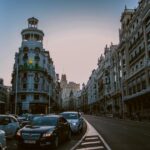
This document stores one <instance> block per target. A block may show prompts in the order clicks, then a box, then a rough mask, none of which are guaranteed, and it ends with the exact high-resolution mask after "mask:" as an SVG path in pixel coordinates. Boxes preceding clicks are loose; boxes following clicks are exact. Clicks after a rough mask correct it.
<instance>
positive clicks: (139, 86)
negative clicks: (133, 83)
mask: <svg viewBox="0 0 150 150" xmlns="http://www.w3.org/2000/svg"><path fill="white" fill-rule="evenodd" d="M140 91H141V84H140V83H138V84H137V92H140Z"/></svg>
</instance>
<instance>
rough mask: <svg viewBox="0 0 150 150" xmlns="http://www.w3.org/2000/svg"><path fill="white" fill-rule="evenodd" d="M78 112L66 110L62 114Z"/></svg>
mask: <svg viewBox="0 0 150 150" xmlns="http://www.w3.org/2000/svg"><path fill="white" fill-rule="evenodd" d="M73 113H74V114H77V113H78V112H77V111H65V112H62V113H60V114H73Z"/></svg>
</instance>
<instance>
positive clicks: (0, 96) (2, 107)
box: [0, 79, 9, 114]
mask: <svg viewBox="0 0 150 150" xmlns="http://www.w3.org/2000/svg"><path fill="white" fill-rule="evenodd" d="M8 94H9V93H8V91H7V88H6V86H5V85H4V82H3V79H0V114H4V113H5V112H6V110H7V106H8Z"/></svg>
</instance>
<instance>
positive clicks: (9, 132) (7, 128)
mask: <svg viewBox="0 0 150 150" xmlns="http://www.w3.org/2000/svg"><path fill="white" fill-rule="evenodd" d="M4 131H5V133H6V136H7V137H8V136H9V137H10V136H12V129H11V120H10V117H8V116H6V117H4Z"/></svg>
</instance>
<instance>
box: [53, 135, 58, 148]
mask: <svg viewBox="0 0 150 150" xmlns="http://www.w3.org/2000/svg"><path fill="white" fill-rule="evenodd" d="M58 145H59V138H58V136H56V137H55V139H54V143H53V147H54V148H55V149H56V148H58Z"/></svg>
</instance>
